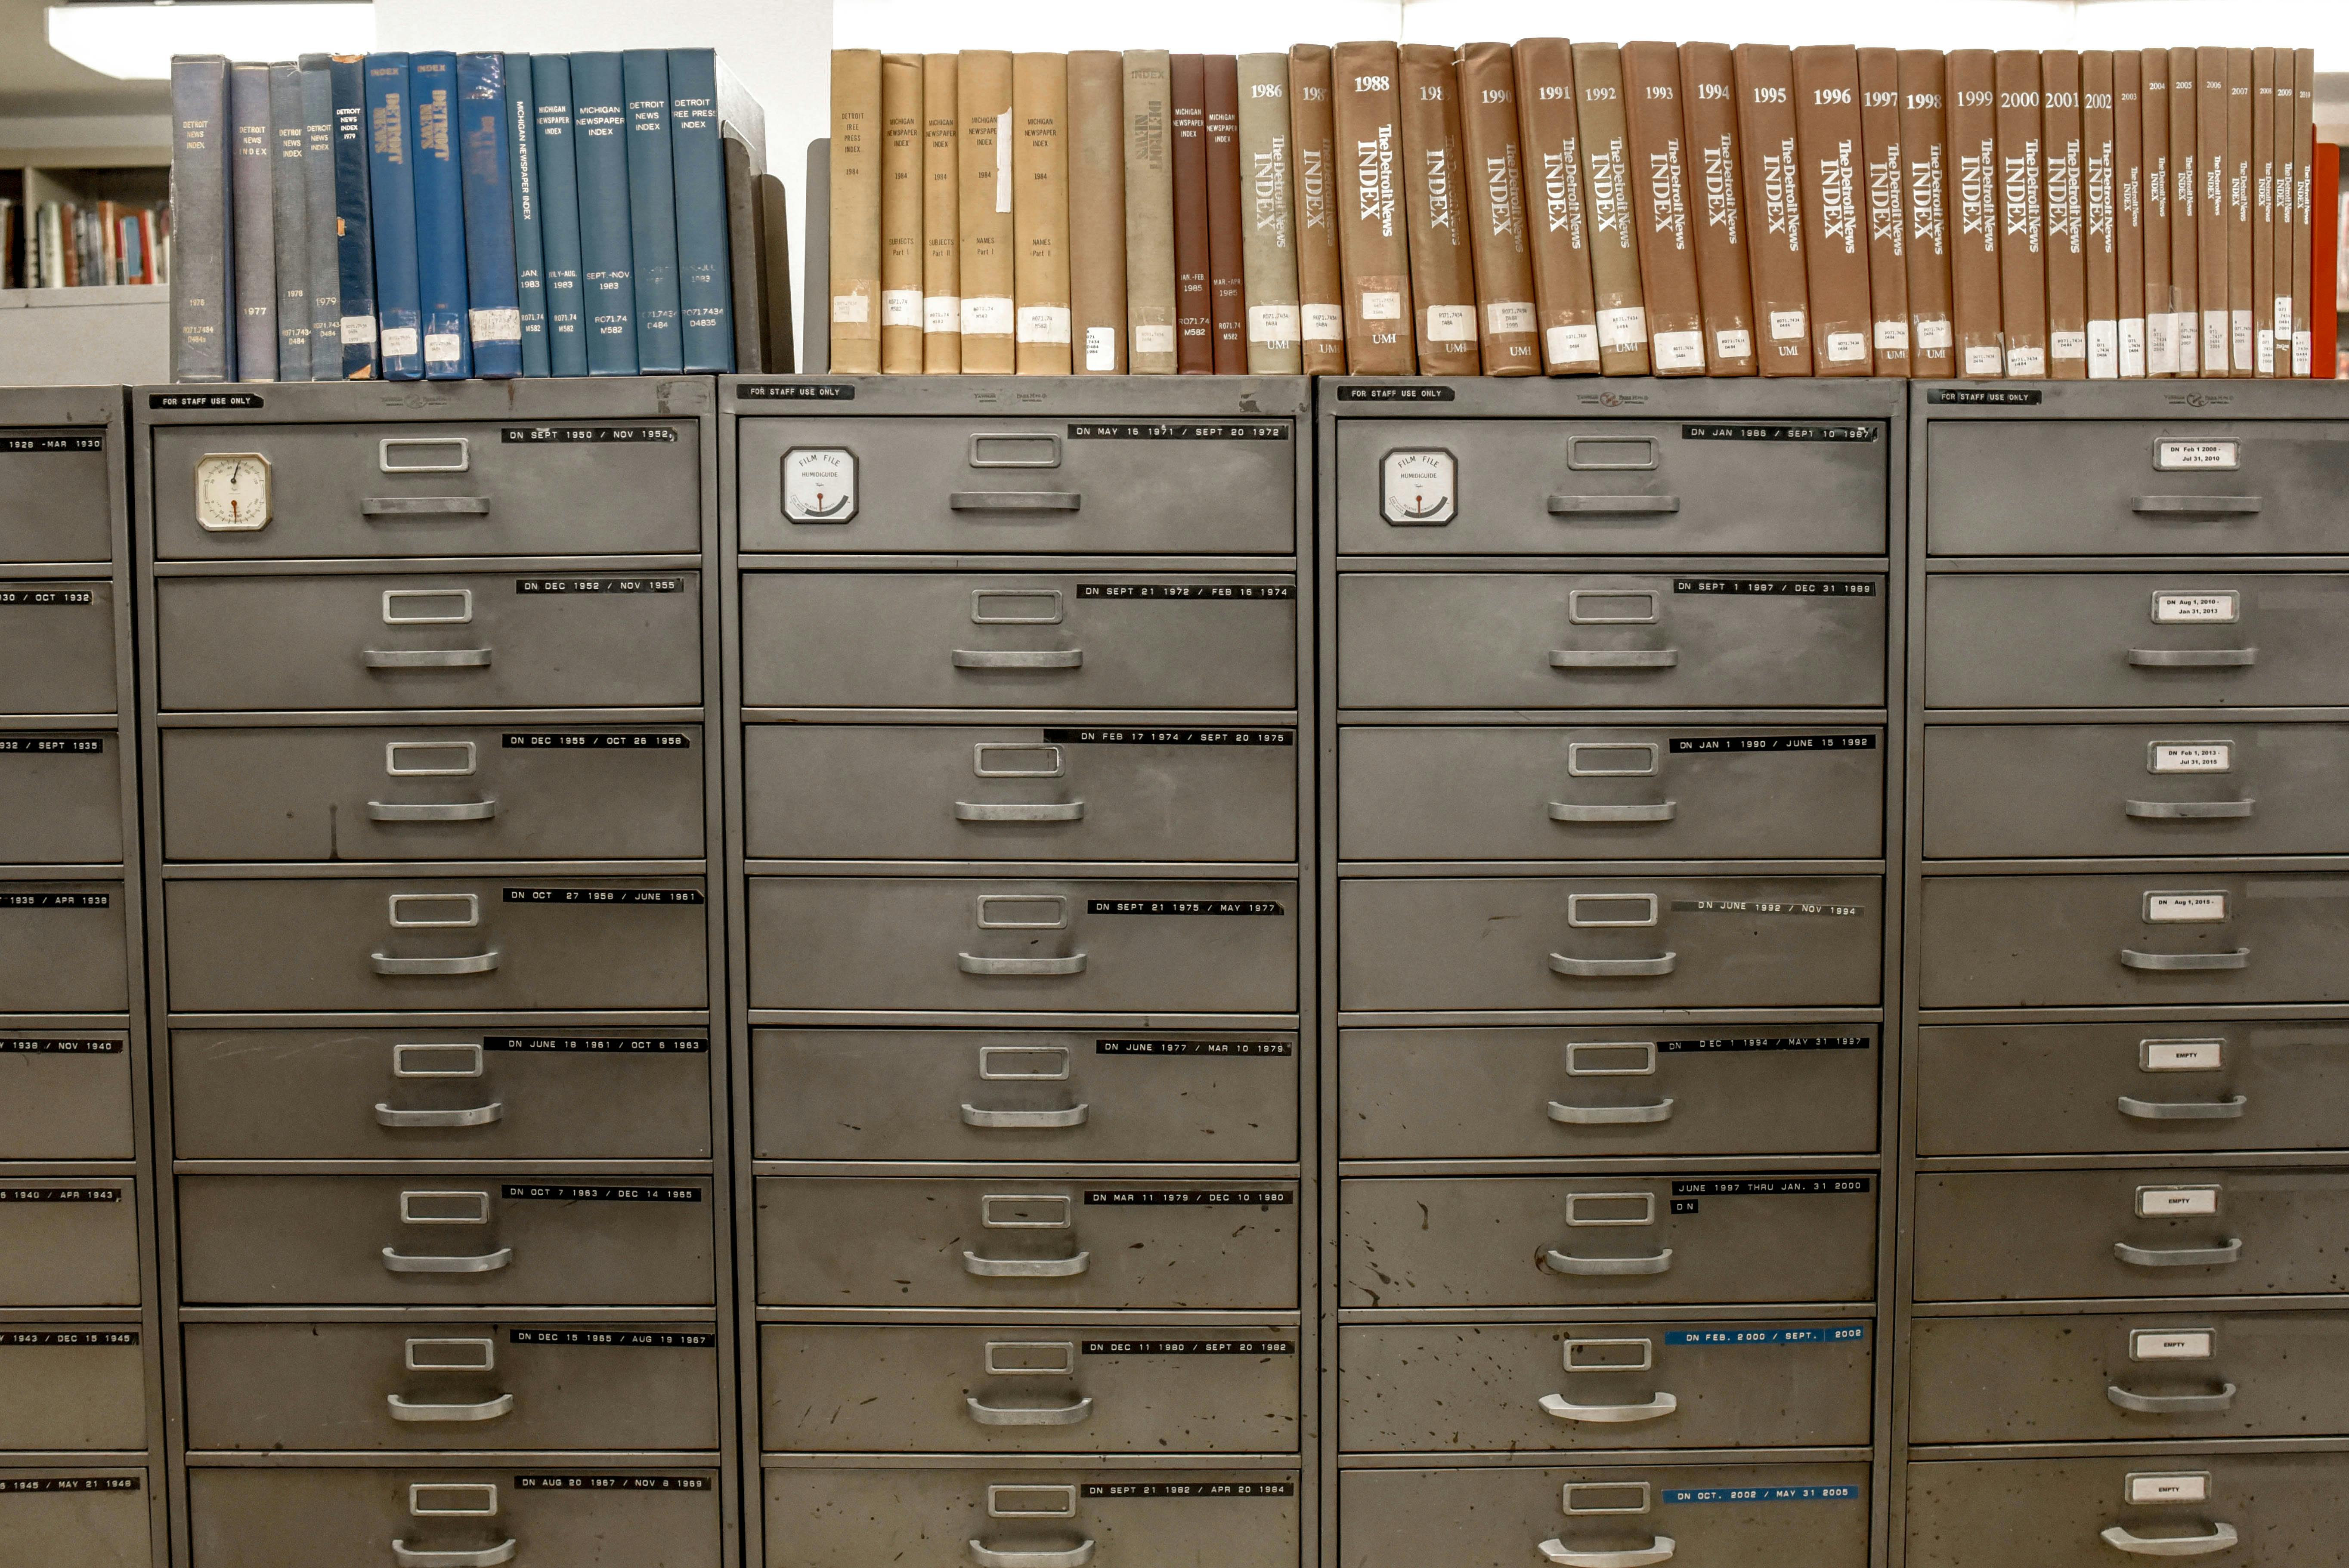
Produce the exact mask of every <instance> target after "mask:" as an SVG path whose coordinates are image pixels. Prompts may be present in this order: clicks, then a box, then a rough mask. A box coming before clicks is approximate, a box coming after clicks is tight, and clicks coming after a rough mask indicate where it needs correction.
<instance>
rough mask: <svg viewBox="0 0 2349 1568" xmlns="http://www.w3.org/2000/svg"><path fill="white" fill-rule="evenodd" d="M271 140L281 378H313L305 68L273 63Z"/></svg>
mask: <svg viewBox="0 0 2349 1568" xmlns="http://www.w3.org/2000/svg"><path fill="white" fill-rule="evenodd" d="M269 142H270V147H271V149H272V156H273V157H274V159H275V160H276V162H275V166H274V170H273V171H272V173H271V175H270V184H269V191H270V207H271V212H270V225H271V239H272V241H273V247H272V248H273V258H272V260H273V264H274V266H275V268H276V271H277V316H276V325H277V379H279V380H280V381H307V380H308V379H310V326H311V321H310V176H309V172H308V170H306V169H305V167H304V159H303V154H304V152H305V151H306V150H307V149H308V146H309V132H308V130H307V129H305V122H304V119H303V108H302V67H300V66H298V65H293V64H290V63H280V64H277V65H274V66H271V67H269Z"/></svg>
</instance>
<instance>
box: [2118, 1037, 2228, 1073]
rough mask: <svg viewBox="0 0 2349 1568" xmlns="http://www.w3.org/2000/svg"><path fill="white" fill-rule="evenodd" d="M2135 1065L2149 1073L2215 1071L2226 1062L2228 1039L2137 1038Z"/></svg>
mask: <svg viewBox="0 0 2349 1568" xmlns="http://www.w3.org/2000/svg"><path fill="white" fill-rule="evenodd" d="M2226 1065H2227V1042H2226V1041H2224V1040H2139V1041H2138V1042H2137V1066H2138V1067H2139V1068H2143V1069H2144V1070H2145V1071H2147V1072H2149V1073H2214V1072H2217V1071H2218V1070H2219V1069H2220V1068H2223V1067H2225V1066H2226Z"/></svg>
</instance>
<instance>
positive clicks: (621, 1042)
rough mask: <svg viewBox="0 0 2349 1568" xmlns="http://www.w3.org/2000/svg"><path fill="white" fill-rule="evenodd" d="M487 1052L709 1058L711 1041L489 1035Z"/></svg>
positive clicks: (485, 1040) (484, 1040) (484, 1046)
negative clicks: (545, 1052)
mask: <svg viewBox="0 0 2349 1568" xmlns="http://www.w3.org/2000/svg"><path fill="white" fill-rule="evenodd" d="M481 1049H483V1050H485V1051H575V1052H579V1053H581V1054H583V1055H585V1054H594V1055H604V1056H657V1055H664V1054H672V1053H673V1054H682V1055H691V1056H707V1055H709V1041H708V1040H701V1039H675V1038H671V1037H667V1036H660V1035H629V1036H617V1037H610V1036H595V1035H489V1036H485V1037H483V1038H482V1040H481Z"/></svg>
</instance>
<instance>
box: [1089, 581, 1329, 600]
mask: <svg viewBox="0 0 2349 1568" xmlns="http://www.w3.org/2000/svg"><path fill="white" fill-rule="evenodd" d="M1077 597H1078V598H1080V599H1294V598H1296V597H1297V585H1296V584H1295V583H1078V584H1077Z"/></svg>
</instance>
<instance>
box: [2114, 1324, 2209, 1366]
mask: <svg viewBox="0 0 2349 1568" xmlns="http://www.w3.org/2000/svg"><path fill="white" fill-rule="evenodd" d="M2217 1338H2218V1336H2217V1335H2215V1334H2214V1333H2212V1332H2211V1331H2210V1330H2209V1329H2207V1328H2133V1329H2131V1330H2130V1331H2129V1359H2130V1360H2132V1361H2208V1360H2209V1359H2210V1357H2211V1356H2212V1355H2213V1354H2214V1352H2215V1343H2214V1342H2215V1341H2216V1340H2217Z"/></svg>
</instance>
